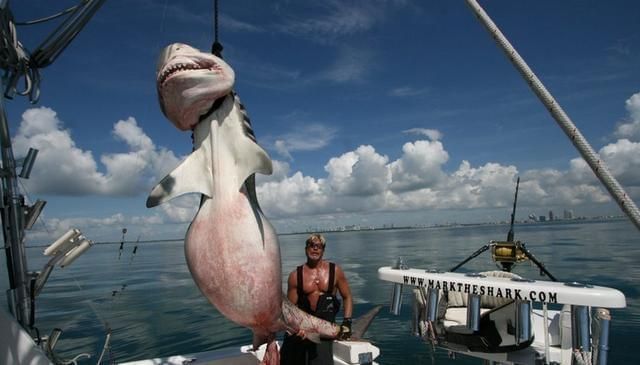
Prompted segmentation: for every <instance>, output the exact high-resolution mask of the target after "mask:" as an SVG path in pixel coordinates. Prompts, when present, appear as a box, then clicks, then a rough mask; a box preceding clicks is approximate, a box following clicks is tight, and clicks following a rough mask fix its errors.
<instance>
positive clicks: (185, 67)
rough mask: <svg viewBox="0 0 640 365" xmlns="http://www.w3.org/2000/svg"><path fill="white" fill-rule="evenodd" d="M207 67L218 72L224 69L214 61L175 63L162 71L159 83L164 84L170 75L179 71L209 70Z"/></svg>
mask: <svg viewBox="0 0 640 365" xmlns="http://www.w3.org/2000/svg"><path fill="white" fill-rule="evenodd" d="M207 69H208V70H211V71H218V72H220V71H222V67H220V65H218V64H217V63H213V64H211V65H200V64H197V63H175V64H173V65H171V66H170V67H168V68H166V69H165V70H164V71H163V72H162V75H161V76H160V77H159V78H158V84H159V85H162V84H164V82H165V81H167V79H169V77H170V76H172V75H174V74H176V73H178V72H182V71H189V70H207Z"/></svg>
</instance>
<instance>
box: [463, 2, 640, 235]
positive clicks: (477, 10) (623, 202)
mask: <svg viewBox="0 0 640 365" xmlns="http://www.w3.org/2000/svg"><path fill="white" fill-rule="evenodd" d="M466 1H467V4H468V5H469V7H470V8H471V10H472V11H473V12H474V14H475V15H476V17H477V18H478V19H479V20H480V22H481V23H482V25H484V27H485V28H486V29H487V30H488V31H489V33H490V34H491V36H492V37H493V39H495V41H496V43H497V44H498V46H499V47H500V48H501V49H502V50H503V51H504V53H505V55H506V56H507V58H509V60H510V61H511V63H512V64H513V65H514V66H515V67H516V69H517V70H518V71H519V72H520V74H521V75H522V77H523V78H524V79H525V80H526V81H527V84H529V87H530V88H531V90H532V91H533V92H534V93H535V94H536V96H537V97H538V99H540V101H541V102H542V104H543V105H544V106H545V108H547V110H548V111H549V113H550V114H551V116H552V117H553V118H554V119H555V121H556V122H557V123H558V125H559V126H560V128H562V130H563V131H564V133H565V134H566V135H567V137H569V139H570V140H571V142H572V143H573V145H574V146H575V147H576V149H577V150H578V152H579V153H580V155H581V156H582V158H583V159H584V160H585V161H586V162H587V164H588V165H589V167H590V168H591V170H592V171H593V173H594V174H595V175H596V176H597V177H598V179H599V180H600V181H601V182H602V184H603V185H604V186H605V188H606V189H607V190H608V191H609V194H610V195H611V196H612V197H613V198H614V200H615V201H616V203H618V205H619V206H620V208H622V210H623V211H624V212H625V213H626V215H627V217H629V219H630V220H631V222H632V223H633V224H635V226H636V228H638V229H640V210H638V207H637V206H636V204H635V203H634V202H633V200H631V198H629V195H628V194H627V193H626V192H625V191H624V189H623V188H622V186H621V185H620V183H618V180H616V178H615V177H614V176H613V175H612V174H611V172H610V171H609V169H608V168H607V166H606V165H605V163H604V161H602V159H600V157H599V156H598V154H597V153H596V152H595V151H594V150H593V148H592V147H591V145H589V142H588V141H587V140H586V138H585V137H584V136H583V135H582V133H580V130H578V127H576V126H575V124H574V123H573V121H571V119H570V118H569V116H568V115H567V114H566V113H565V112H564V110H563V109H562V107H561V106H560V104H559V103H558V102H557V101H556V100H555V98H554V97H553V95H551V93H550V92H549V91H548V90H547V88H546V87H545V86H544V85H543V84H542V82H541V81H540V79H538V77H537V76H536V75H535V74H534V73H533V71H532V70H531V68H530V67H529V66H528V65H527V63H526V62H525V61H524V59H523V58H522V57H521V56H520V54H518V51H516V49H515V48H514V47H513V46H512V45H511V43H510V42H509V40H508V39H507V38H506V37H505V36H504V34H502V32H501V31H500V29H498V26H497V25H496V24H495V23H494V22H493V21H492V20H491V18H490V17H489V15H487V13H486V12H485V11H484V9H483V8H482V7H481V6H480V5H479V4H478V2H477V1H476V0H466Z"/></svg>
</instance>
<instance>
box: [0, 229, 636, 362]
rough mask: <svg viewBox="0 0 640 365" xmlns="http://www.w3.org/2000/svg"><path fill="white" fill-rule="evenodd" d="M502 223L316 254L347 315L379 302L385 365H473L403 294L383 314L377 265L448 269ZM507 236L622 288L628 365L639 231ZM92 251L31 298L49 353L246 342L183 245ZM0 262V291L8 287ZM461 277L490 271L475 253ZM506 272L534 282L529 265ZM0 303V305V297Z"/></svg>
mask: <svg viewBox="0 0 640 365" xmlns="http://www.w3.org/2000/svg"><path fill="white" fill-rule="evenodd" d="M507 229H508V227H506V226H500V225H487V226H467V227H446V228H428V229H419V230H418V229H412V230H386V231H358V232H342V233H327V234H326V237H327V250H326V254H325V258H326V259H329V260H332V261H335V262H337V263H339V264H340V265H341V266H342V268H343V269H344V271H345V272H346V275H347V278H348V280H349V282H350V285H351V290H352V292H353V295H354V299H355V306H354V312H355V313H354V317H357V316H358V315H359V314H363V313H365V312H366V311H367V310H369V309H371V308H372V307H373V306H374V305H377V304H384V305H385V308H384V309H383V310H382V311H381V312H380V314H379V316H378V317H377V318H376V319H375V321H374V322H373V324H372V325H371V327H370V329H369V331H368V332H367V337H368V338H369V339H370V340H371V341H372V342H374V343H375V344H376V345H377V346H379V347H380V348H381V351H382V354H381V356H380V357H379V358H378V360H377V361H378V362H379V363H380V364H384V365H393V364H434V363H438V364H478V363H481V361H479V360H474V359H469V358H465V357H464V356H460V355H458V356H457V357H456V358H455V359H451V358H450V357H449V355H448V353H447V352H446V351H443V350H438V349H436V350H433V349H431V347H430V346H429V345H426V344H425V343H423V342H422V341H421V340H420V339H418V338H415V337H413V336H411V333H410V331H411V323H410V318H411V301H410V299H411V298H410V297H409V294H407V293H408V292H409V291H408V290H406V291H405V296H404V301H403V307H402V310H401V314H400V315H399V316H394V315H391V314H390V313H389V310H388V304H389V301H390V297H391V284H390V283H386V282H383V281H380V280H379V279H378V277H377V269H378V268H379V267H381V266H389V265H392V264H393V262H394V261H395V259H396V258H397V257H398V256H402V257H404V258H405V261H406V262H407V264H408V265H409V266H411V267H416V268H437V269H442V270H448V269H450V268H451V267H453V266H455V265H456V264H457V263H459V262H460V261H462V260H463V259H465V258H466V257H467V256H469V255H470V254H471V253H473V252H474V251H475V250H477V249H478V248H480V247H481V246H482V245H484V244H486V243H487V242H488V241H489V240H492V239H498V240H500V239H505V238H506V232H507ZM305 238H306V235H283V236H281V237H280V245H281V251H282V266H283V282H285V281H286V280H285V278H286V275H287V273H288V272H290V271H291V270H293V269H294V268H295V266H297V265H299V264H300V263H302V262H304V240H305ZM516 239H519V240H521V241H523V242H525V243H526V244H527V248H528V249H529V250H530V251H532V252H533V253H534V255H535V256H536V257H537V258H538V259H539V260H540V261H543V262H544V263H545V265H546V266H547V268H548V269H549V271H550V272H551V273H552V274H553V275H554V276H556V278H558V279H559V280H561V281H581V282H587V283H591V284H595V285H604V286H610V287H614V288H617V289H619V290H621V291H622V292H623V293H624V294H625V295H626V298H627V308H625V309H617V310H612V316H613V321H612V327H611V339H610V353H609V363H611V364H625V363H637V362H638V360H640V355H638V354H637V353H635V351H630V349H632V348H633V347H634V346H635V345H636V343H637V338H638V336H640V327H639V323H640V304H639V303H638V298H639V297H640V287H639V284H640V265H638V262H640V232H639V231H638V230H637V229H636V228H635V227H634V226H633V225H632V224H631V223H629V222H628V221H626V220H619V221H603V222H594V221H580V222H578V221H572V222H563V223H547V224H526V225H516ZM118 248H119V245H96V246H94V247H93V248H92V249H91V250H89V251H88V253H86V254H85V255H84V256H82V257H81V258H80V259H78V260H77V261H76V262H75V263H74V264H73V265H71V266H70V267H68V268H66V269H62V270H61V269H59V268H56V270H54V272H53V273H52V275H51V277H50V279H49V282H48V284H47V286H46V287H45V289H44V290H43V292H42V293H41V294H40V296H39V297H38V300H37V313H36V318H37V320H36V324H37V327H38V328H39V330H40V333H42V334H48V333H49V332H50V331H51V329H52V328H54V327H59V328H61V329H63V331H64V333H63V335H62V337H61V339H60V341H59V343H58V346H57V351H58V353H59V355H60V356H61V357H62V358H71V357H73V356H75V355H77V354H79V353H81V352H88V353H92V354H94V358H93V359H92V361H85V362H80V363H81V364H82V363H85V364H90V363H95V360H96V359H95V355H96V354H99V352H100V351H101V349H102V345H103V341H104V334H105V329H106V328H107V327H108V328H111V330H112V333H113V337H112V349H111V351H110V353H109V354H108V356H107V358H106V359H107V360H114V361H117V362H123V361H130V360H135V359H144V358H153V357H161V356H169V355H174V354H184V353H193V352H201V351H208V350H215V349H220V348H224V347H227V346H237V345H245V344H249V343H250V342H251V332H250V331H249V330H248V329H245V328H241V327H238V326H236V325H234V324H233V323H231V322H230V321H228V320H227V319H225V318H224V317H222V316H221V315H220V314H219V313H218V312H217V311H216V310H215V309H214V308H213V307H212V306H211V305H210V304H209V303H208V302H207V301H206V300H205V299H204V297H202V296H201V295H200V292H199V291H198V289H197V288H196V287H195V285H194V283H193V281H192V279H191V276H190V274H189V271H188V269H187V267H186V264H185V260H184V254H183V245H182V243H181V242H164V243H145V244H140V245H139V247H138V250H137V253H136V254H135V255H132V250H133V244H125V247H124V250H123V252H122V255H121V257H120V258H119V257H118V256H119V250H118ZM41 251H42V248H38V249H36V248H32V249H28V251H27V252H28V255H29V260H30V261H29V263H30V269H32V270H39V269H40V268H41V267H42V266H43V265H44V263H45V262H46V260H45V259H44V257H43V256H42V255H41ZM5 265H6V262H5V260H4V259H3V260H2V263H0V274H1V278H0V288H2V289H3V290H6V289H7V287H8V284H7V280H6V275H5V272H6V267H5ZM463 269H464V270H461V271H485V270H492V269H495V265H494V264H493V263H492V262H491V259H490V254H489V253H488V252H487V253H484V254H482V255H481V256H479V257H477V258H476V259H475V260H472V261H471V262H469V263H468V264H466V265H465V266H464V267H463ZM514 272H516V273H518V274H521V275H523V276H528V277H531V278H539V279H543V278H541V277H540V276H539V272H538V270H537V269H536V268H535V267H533V266H531V265H530V264H528V263H524V264H520V265H519V266H516V268H515V269H514ZM0 304H1V305H2V306H3V307H4V308H6V302H5V298H4V297H2V299H0Z"/></svg>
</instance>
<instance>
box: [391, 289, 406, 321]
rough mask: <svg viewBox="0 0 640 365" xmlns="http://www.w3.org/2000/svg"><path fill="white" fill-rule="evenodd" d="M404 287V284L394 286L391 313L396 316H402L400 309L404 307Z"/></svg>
mask: <svg viewBox="0 0 640 365" xmlns="http://www.w3.org/2000/svg"><path fill="white" fill-rule="evenodd" d="M402 286H403V285H402V284H393V294H392V296H391V309H390V312H391V313H392V314H394V315H396V316H397V315H399V314H400V307H401V306H402Z"/></svg>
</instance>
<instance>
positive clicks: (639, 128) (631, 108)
mask: <svg viewBox="0 0 640 365" xmlns="http://www.w3.org/2000/svg"><path fill="white" fill-rule="evenodd" d="M625 104H626V108H627V111H628V112H629V116H630V117H631V120H630V121H629V122H627V123H621V124H619V125H618V126H617V127H616V130H615V131H614V132H613V135H614V136H615V137H616V138H625V139H628V140H631V141H635V142H640V93H636V94H634V95H633V96H631V97H630V98H629V99H628V100H627V101H626V103H625Z"/></svg>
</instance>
